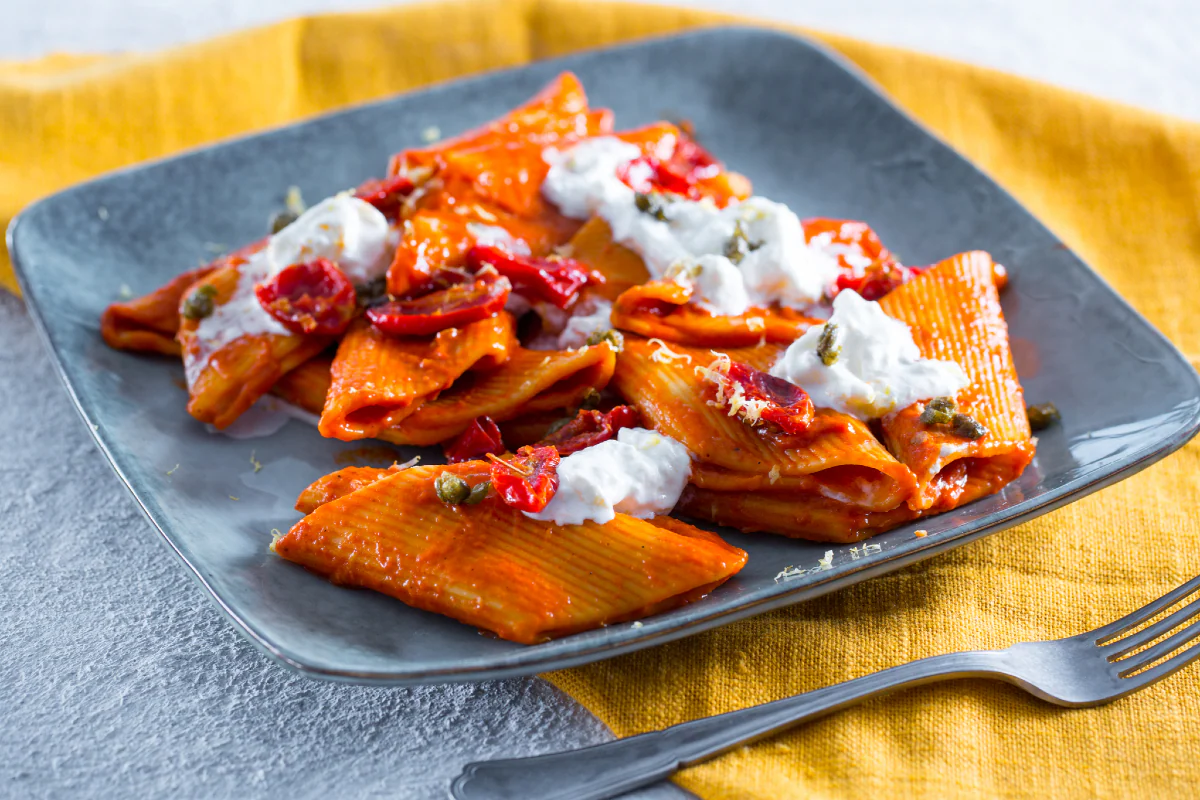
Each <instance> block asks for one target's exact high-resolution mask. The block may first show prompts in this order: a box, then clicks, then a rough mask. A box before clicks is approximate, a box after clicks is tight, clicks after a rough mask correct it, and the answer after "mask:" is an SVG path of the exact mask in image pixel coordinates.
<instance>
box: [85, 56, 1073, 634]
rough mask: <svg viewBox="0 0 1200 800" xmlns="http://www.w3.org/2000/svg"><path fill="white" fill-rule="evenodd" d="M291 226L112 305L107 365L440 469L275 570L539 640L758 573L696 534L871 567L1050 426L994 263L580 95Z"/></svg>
mask: <svg viewBox="0 0 1200 800" xmlns="http://www.w3.org/2000/svg"><path fill="white" fill-rule="evenodd" d="M291 206H292V208H291V210H290V212H289V213H286V214H282V215H280V216H278V217H277V218H276V219H275V221H274V222H273V224H272V226H271V228H272V230H271V232H270V234H269V235H267V236H264V238H262V239H260V240H259V241H256V242H254V243H252V244H249V245H246V246H245V247H242V248H241V249H238V250H235V251H233V252H230V253H228V254H226V255H223V256H221V257H220V258H218V259H216V260H215V261H213V262H212V263H209V264H206V265H205V266H203V267H200V268H198V269H194V270H192V271H190V272H186V273H184V274H182V275H179V276H178V277H177V278H175V279H174V280H172V281H170V282H169V283H167V284H166V285H164V286H162V287H161V288H159V289H158V290H156V291H154V292H152V293H151V294H149V295H146V296H144V297H140V298H136V299H132V300H128V301H123V302H118V303H114V304H113V305H111V306H109V307H108V308H107V309H106V311H105V312H104V315H103V318H102V320H101V332H102V334H103V337H104V339H105V341H106V342H107V343H108V344H109V345H111V346H112V347H115V348H120V349H124V350H131V351H141V352H152V353H159V354H162V355H166V356H173V357H176V358H179V359H181V360H182V362H183V369H184V375H185V378H186V384H187V390H188V396H189V397H188V405H187V410H188V412H189V413H190V414H191V415H192V416H193V417H194V418H195V419H196V420H197V421H198V422H199V423H204V424H207V425H210V426H212V427H213V428H215V429H218V430H223V431H236V430H238V429H239V426H245V425H246V424H247V420H248V419H250V418H251V417H253V416H254V415H255V414H260V413H261V412H262V411H263V410H264V409H268V410H270V409H274V412H275V413H286V414H289V415H292V416H296V417H299V418H302V419H308V420H309V421H311V422H312V423H313V424H315V425H316V428H317V430H318V431H319V432H320V434H321V435H322V436H324V437H328V438H332V439H337V440H342V441H353V440H362V439H372V440H380V441H382V442H387V443H391V444H394V445H407V446H421V447H436V448H438V449H436V450H430V451H428V452H426V453H425V454H424V461H423V462H418V460H417V459H413V460H412V461H408V462H405V463H396V464H393V465H392V466H391V467H387V468H376V467H370V466H351V467H346V468H344V469H341V470H339V471H337V472H334V473H332V474H330V475H326V476H325V477H323V478H321V479H319V480H317V481H316V482H315V483H313V484H312V485H310V486H308V487H306V488H304V489H303V491H301V493H300V495H299V498H298V500H297V504H296V508H297V510H298V511H299V512H301V513H302V514H303V515H304V516H303V518H302V519H300V520H299V521H298V522H296V523H295V525H294V526H293V527H292V528H291V529H290V530H289V531H287V532H286V533H283V534H281V535H278V536H276V537H275V540H274V541H273V542H272V543H271V545H270V547H271V550H272V551H273V552H274V553H275V554H277V555H278V556H280V557H282V558H284V559H287V560H289V561H292V562H295V563H296V564H299V565H302V566H303V567H306V568H308V569H309V570H311V571H314V572H316V573H318V574H320V575H323V576H325V577H327V578H328V579H329V580H330V581H333V582H334V583H337V584H341V585H346V586H354V587H363V588H369V589H373V590H375V591H378V592H382V593H384V594H387V595H390V596H392V597H394V598H397V599H399V600H401V601H403V602H405V603H407V604H409V605H411V606H414V607H417V608H421V609H425V610H428V611H434V612H437V613H441V614H445V615H448V616H450V617H453V618H455V619H457V620H460V621H461V622H464V623H467V624H469V625H473V626H475V627H477V628H480V629H483V630H485V631H488V632H491V633H493V634H495V635H497V636H499V637H501V638H504V639H509V640H512V641H515V642H521V643H526V644H532V643H536V642H540V641H545V640H546V639H548V638H552V637H557V636H563V635H567V634H571V633H575V632H578V631H583V630H588V629H592V628H597V627H601V626H604V625H611V624H615V623H619V622H623V621H634V620H638V619H640V618H642V617H645V616H647V615H651V614H655V613H658V612H661V611H664V610H667V609H670V608H673V607H676V606H679V605H681V604H684V603H688V602H691V601H693V600H695V599H697V598H700V597H703V596H704V595H706V594H708V593H709V592H711V591H713V590H714V589H715V588H716V587H718V586H720V585H721V584H722V583H724V582H725V581H727V580H729V579H730V578H731V577H732V576H733V575H735V574H736V573H737V572H738V571H739V570H740V569H742V567H743V566H744V565H745V563H746V560H747V554H746V552H744V551H743V550H741V549H739V548H737V547H734V546H733V545H731V544H729V543H727V542H726V541H725V540H724V539H723V538H722V537H721V536H720V535H719V534H718V533H714V532H712V531H711V530H709V529H707V528H703V527H698V526H697V524H696V523H710V526H709V527H712V528H715V527H716V526H727V527H730V528H735V529H738V530H741V531H744V532H759V531H761V532H763V533H764V534H775V535H782V536H788V537H798V538H804V539H810V540H817V541H825V542H838V543H850V542H856V541H859V540H862V539H864V538H866V537H869V536H872V535H873V534H876V533H879V532H881V531H885V530H888V529H890V528H894V527H896V526H899V525H902V524H905V523H909V522H912V521H914V520H917V519H920V518H923V517H928V516H931V515H935V514H939V513H941V512H944V511H947V510H949V509H953V508H956V507H958V506H961V505H963V504H965V503H969V502H972V501H973V500H976V499H978V498H980V497H983V496H985V495H989V494H992V493H995V492H997V491H999V490H1000V489H1001V488H1003V487H1004V486H1005V485H1007V484H1008V483H1010V482H1011V481H1013V480H1015V479H1016V478H1017V477H1018V476H1020V475H1021V473H1022V471H1023V470H1024V469H1025V467H1026V465H1028V464H1029V462H1030V460H1031V459H1032V458H1033V456H1034V450H1035V439H1034V438H1033V437H1032V434H1031V424H1030V423H1031V420H1032V421H1033V422H1034V424H1035V425H1036V426H1041V425H1043V424H1047V423H1048V422H1050V421H1052V420H1053V416H1054V414H1055V413H1056V412H1055V411H1054V410H1053V408H1052V407H1049V406H1046V407H1036V408H1034V409H1027V408H1026V405H1025V400H1024V397H1023V393H1022V389H1021V385H1020V383H1019V382H1018V379H1017V374H1016V371H1015V369H1014V367H1013V360H1012V356H1011V353H1010V350H1009V341H1008V330H1007V327H1006V325H1005V321H1004V315H1003V313H1002V311H1001V307H1000V292H1001V290H1002V289H1003V288H1004V285H1005V282H1006V272H1005V270H1004V268H1003V267H1002V266H1000V265H999V264H996V263H994V262H993V261H992V259H991V257H990V256H989V255H988V254H987V253H985V252H981V251H972V252H964V253H958V254H951V253H947V254H945V255H946V258H945V259H944V260H942V261H940V262H938V263H935V264H931V265H928V266H910V265H906V264H903V263H901V261H900V260H899V258H898V257H897V256H896V255H895V254H893V253H892V252H891V251H890V250H889V249H888V248H887V247H885V246H884V244H883V243H882V242H881V241H880V238H879V237H878V236H877V235H876V233H875V232H874V231H873V230H872V229H871V228H870V227H868V225H866V224H865V223H863V222H859V221H854V220H841V219H826V218H814V219H800V218H799V217H798V216H797V215H796V214H795V213H794V212H793V211H792V210H791V209H789V208H788V207H787V206H786V205H784V204H782V203H779V202H775V201H772V200H769V199H767V198H765V197H761V196H757V195H755V194H753V192H752V189H751V185H750V182H749V180H748V179H747V178H745V177H743V176H742V175H739V174H738V173H736V172H733V171H731V170H728V169H726V168H725V166H724V165H723V164H722V163H721V162H720V161H718V160H717V159H716V158H715V157H714V156H713V155H712V154H710V153H709V152H708V151H707V150H705V149H704V147H702V146H701V145H700V144H699V142H698V141H697V139H696V138H695V136H694V134H693V131H691V129H690V128H689V126H687V125H677V124H672V123H667V122H659V123H655V124H652V125H648V126H646V127H642V128H638V129H635V130H626V131H617V130H615V127H614V121H613V115H612V113H611V112H610V111H608V110H605V109H596V108H592V107H590V106H589V105H588V101H587V98H586V95H585V94H584V91H583V87H582V86H581V85H580V83H579V81H578V79H577V78H576V77H575V76H574V75H571V74H570V73H564V74H563V75H560V76H559V77H558V78H557V79H556V80H555V81H553V82H552V83H551V84H550V85H549V86H547V87H546V88H545V89H544V90H543V91H542V92H541V93H539V94H538V95H537V96H536V97H534V98H533V99H531V100H530V101H529V102H528V103H527V104H526V105H524V106H521V107H520V108H517V109H515V110H513V111H512V112H510V113H509V114H507V115H505V116H504V117H502V118H500V119H497V120H495V121H493V122H491V123H489V124H486V125H484V126H483V127H481V128H479V129H477V130H473V131H470V132H467V133H464V134H461V135H459V136H457V137H454V138H450V139H446V140H443V141H439V142H432V143H430V144H429V145H428V146H425V147H422V148H418V149H410V150H405V151H403V152H401V153H399V154H397V155H395V156H393V157H392V159H391V161H390V163H389V164H388V166H387V170H386V173H385V174H384V176H383V177H381V178H378V179H373V180H370V181H367V182H366V183H364V184H363V185H361V186H359V187H357V188H355V189H351V190H348V191H345V192H342V193H340V194H337V195H335V196H333V197H330V198H327V199H325V200H322V201H321V202H319V203H317V204H315V205H313V206H312V207H310V208H302V207H301V204H300V203H298V202H293V203H291ZM440 462H444V463H440ZM297 488H300V487H297ZM919 535H923V532H919ZM635 624H636V623H635Z"/></svg>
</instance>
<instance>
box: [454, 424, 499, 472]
mask: <svg viewBox="0 0 1200 800" xmlns="http://www.w3.org/2000/svg"><path fill="white" fill-rule="evenodd" d="M442 452H443V453H445V454H446V460H447V461H449V462H450V463H451V464H457V463H458V462H460V461H470V460H471V459H474V458H480V457H482V456H484V455H487V454H488V453H503V452H504V440H503V439H502V438H501V437H500V428H499V426H497V425H496V423H495V421H493V420H492V418H491V417H476V418H475V419H473V420H471V424H470V425H468V426H467V429H466V430H465V431H463V432H462V433H460V434H459V435H458V436H455V437H454V438H453V439H451V440H450V441H449V442H446V443H445V444H443V445H442Z"/></svg>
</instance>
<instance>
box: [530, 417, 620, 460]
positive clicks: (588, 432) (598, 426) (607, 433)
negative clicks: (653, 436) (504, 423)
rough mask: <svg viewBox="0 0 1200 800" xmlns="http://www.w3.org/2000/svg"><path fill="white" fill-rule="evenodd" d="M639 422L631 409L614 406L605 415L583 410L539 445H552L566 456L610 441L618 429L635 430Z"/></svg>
mask: <svg viewBox="0 0 1200 800" xmlns="http://www.w3.org/2000/svg"><path fill="white" fill-rule="evenodd" d="M638 422H639V419H638V412H637V410H636V409H634V408H631V407H630V406H616V407H615V408H613V409H612V410H611V411H608V412H601V411H588V410H586V409H584V410H580V411H579V413H578V414H576V415H575V416H574V418H572V419H571V421H570V422H568V423H567V424H566V425H563V426H562V427H561V428H559V429H558V430H556V431H554V432H553V433H549V434H547V435H546V437H545V438H543V439H542V441H541V442H539V443H538V444H541V445H554V448H555V449H556V450H558V454H559V455H560V456H569V455H570V454H571V453H577V452H579V451H580V450H583V449H584V448H587V447H591V446H592V445H595V444H600V443H601V442H603V441H607V440H608V439H611V438H613V437H614V436H616V435H617V431H619V430H621V428H635V427H637V425H638Z"/></svg>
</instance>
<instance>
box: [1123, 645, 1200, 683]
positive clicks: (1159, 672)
mask: <svg viewBox="0 0 1200 800" xmlns="http://www.w3.org/2000/svg"><path fill="white" fill-rule="evenodd" d="M1198 658H1200V645H1197V646H1195V647H1193V648H1191V649H1190V650H1187V651H1186V652H1183V653H1180V654H1179V655H1177V656H1175V657H1174V658H1168V659H1167V660H1166V661H1164V662H1162V663H1161V664H1159V665H1158V666H1156V667H1151V668H1150V669H1148V670H1146V671H1145V672H1139V673H1138V674H1137V675H1131V676H1129V677H1128V678H1125V680H1126V681H1129V683H1130V684H1132V685H1135V687H1136V688H1134V689H1132V691H1135V692H1136V691H1137V690H1138V689H1141V688H1142V687H1144V686H1149V685H1150V684H1152V683H1155V682H1157V681H1161V680H1162V679H1163V678H1166V677H1168V676H1169V675H1173V674H1175V673H1176V672H1178V671H1179V670H1181V669H1183V668H1184V667H1186V666H1187V665H1188V664H1190V663H1192V662H1193V661H1195V660H1196V659H1198Z"/></svg>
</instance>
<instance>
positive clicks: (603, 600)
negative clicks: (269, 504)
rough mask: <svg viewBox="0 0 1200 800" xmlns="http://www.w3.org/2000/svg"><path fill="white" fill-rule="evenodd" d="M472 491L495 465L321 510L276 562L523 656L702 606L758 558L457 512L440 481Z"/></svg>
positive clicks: (635, 527)
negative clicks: (456, 624)
mask: <svg viewBox="0 0 1200 800" xmlns="http://www.w3.org/2000/svg"><path fill="white" fill-rule="evenodd" d="M441 472H451V473H453V474H455V475H457V476H459V477H461V478H462V479H464V480H466V481H467V482H468V483H470V484H475V483H478V482H479V481H481V480H484V479H485V478H486V476H487V475H488V474H489V472H488V469H487V466H486V464H485V463H484V462H478V461H476V462H466V463H464V464H457V465H453V466H448V467H442V466H438V467H414V468H411V469H406V470H403V471H399V472H395V473H393V474H390V475H387V476H385V477H383V478H382V479H380V480H377V481H375V482H373V483H369V484H368V485H366V486H363V487H362V488H359V489H358V490H357V491H353V492H351V493H349V494H346V495H343V496H341V497H339V498H338V499H336V500H333V501H331V502H327V503H325V504H324V505H321V506H319V507H318V508H316V509H315V510H314V511H313V512H312V513H310V514H309V515H308V516H306V517H305V518H304V519H302V520H300V522H298V523H296V525H295V526H294V527H293V528H292V529H291V530H290V531H288V533H287V534H285V535H284V536H283V537H281V538H279V539H277V540H276V541H275V543H274V545H273V549H274V551H275V552H276V553H277V554H279V555H280V556H282V557H283V558H286V559H288V560H289V561H294V562H296V563H298V564H301V565H303V566H305V567H307V568H308V569H311V570H313V571H314V572H317V573H320V574H322V575H325V576H326V577H328V578H329V579H330V580H331V581H333V582H334V583H337V584H341V585H346V586H359V587H363V588H367V589H373V590H375V591H378V592H382V593H384V594H387V595H390V596H391V597H394V598H396V599H398V600H401V601H403V602H405V603H407V604H408V605H411V606H414V607H416V608H422V609H425V610H428V611H434V612H437V613H439V614H445V615H447V616H449V617H453V618H454V619H457V620H459V621H460V622H464V623H466V624H468V625H473V626H475V627H478V628H483V629H485V630H489V631H492V632H493V633H495V634H496V635H497V636H499V637H501V638H503V639H508V640H510V641H514V642H520V643H523V644H535V643H537V642H541V641H545V640H547V639H550V638H554V637H558V636H564V635H567V634H570V633H577V632H579V631H584V630H589V629H592V628H598V627H601V626H603V625H610V624H614V623H617V622H621V621H624V620H630V619H636V618H639V617H644V616H646V615H649V614H656V613H659V612H661V611H665V610H667V609H670V608H673V607H675V606H678V605H682V604H684V603H687V602H690V601H692V600H695V599H697V598H699V597H702V596H703V595H705V594H707V593H708V592H710V591H712V590H713V589H714V588H715V587H717V586H719V585H720V584H722V583H724V582H725V581H726V580H728V579H729V577H730V576H732V575H733V574H734V573H736V572H737V571H738V570H739V569H741V567H742V566H743V565H744V564H745V561H746V553H745V552H744V551H742V550H739V549H738V548H736V547H733V546H731V545H728V544H725V543H724V542H723V541H721V540H720V539H719V537H716V536H714V535H712V534H708V533H705V532H703V531H699V530H695V529H692V528H691V526H688V525H686V523H683V522H679V521H678V520H672V521H670V522H666V521H663V522H662V523H660V524H654V523H652V522H647V521H645V520H640V519H636V518H634V517H629V516H626V515H624V514H618V515H617V517H616V519H614V520H612V521H611V522H609V523H606V524H604V525H598V524H596V523H594V522H588V523H584V524H583V525H570V526H557V525H553V524H551V523H546V522H538V521H536V520H533V519H531V518H529V517H527V516H525V515H523V514H521V513H520V512H518V511H515V510H513V509H512V508H509V507H508V506H506V505H504V504H503V503H501V502H499V501H498V500H497V499H496V498H495V497H492V498H489V499H488V500H485V501H484V502H482V503H479V504H478V505H457V506H450V505H447V504H446V503H443V502H442V501H441V500H439V499H438V497H437V494H436V492H435V489H434V479H435V477H436V476H437V475H438V474H440V473H441Z"/></svg>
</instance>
